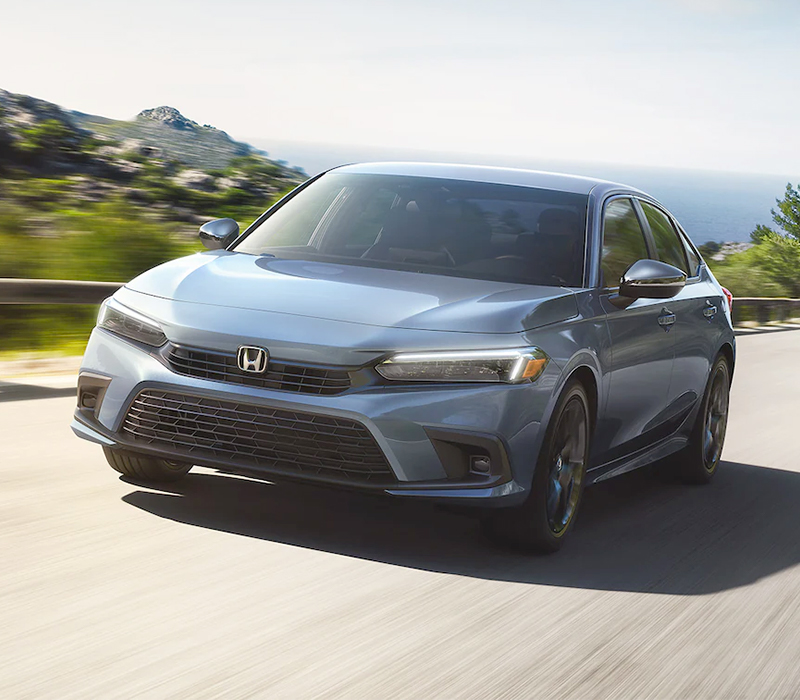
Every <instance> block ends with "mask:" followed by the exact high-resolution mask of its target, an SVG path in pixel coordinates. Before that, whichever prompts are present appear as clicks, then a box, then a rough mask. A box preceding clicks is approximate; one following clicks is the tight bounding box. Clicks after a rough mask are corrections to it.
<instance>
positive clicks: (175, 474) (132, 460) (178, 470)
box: [103, 447, 192, 481]
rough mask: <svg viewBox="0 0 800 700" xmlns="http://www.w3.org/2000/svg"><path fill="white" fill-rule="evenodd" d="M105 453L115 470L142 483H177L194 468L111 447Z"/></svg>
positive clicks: (105, 448)
mask: <svg viewBox="0 0 800 700" xmlns="http://www.w3.org/2000/svg"><path fill="white" fill-rule="evenodd" d="M103 452H104V453H105V455H106V460H107V461H108V463H109V465H110V466H111V467H112V468H113V469H116V470H117V471H118V472H119V473H120V474H124V475H125V476H129V477H131V478H132V479H140V480H142V481H177V480H178V479H181V478H183V477H184V476H186V474H188V472H189V470H190V469H191V468H192V465H191V464H187V463H186V462H173V461H172V460H169V459H161V458H160V457H150V456H149V455H144V454H139V453H137V452H129V451H128V450H112V449H111V448H110V447H104V448H103Z"/></svg>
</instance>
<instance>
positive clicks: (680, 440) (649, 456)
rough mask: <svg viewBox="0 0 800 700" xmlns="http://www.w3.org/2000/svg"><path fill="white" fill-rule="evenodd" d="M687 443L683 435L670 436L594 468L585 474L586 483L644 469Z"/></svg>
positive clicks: (593, 482)
mask: <svg viewBox="0 0 800 700" xmlns="http://www.w3.org/2000/svg"><path fill="white" fill-rule="evenodd" d="M688 443H689V438H687V437H685V436H684V435H671V436H670V437H668V438H665V439H664V440H661V441H660V442H657V443H656V444H655V445H651V446H650V447H646V448H645V449H643V450H639V451H638V452H635V453H634V454H632V455H628V456H627V457H622V458H620V459H615V460H614V461H613V462H608V463H606V464H603V465H601V466H599V467H595V468H594V469H592V470H591V471H589V472H588V473H587V475H586V476H587V478H588V483H589V484H596V483H598V482H599V481H605V480H606V479H613V478H614V477H615V476H619V475H620V474H625V473H626V472H632V471H633V470H634V469H639V468H640V467H645V466H647V465H648V464H652V463H653V462H657V461H658V460H659V459H663V458H664V457H667V456H669V455H671V454H673V453H675V452H678V451H679V450H682V449H683V448H684V447H686V445H687V444H688Z"/></svg>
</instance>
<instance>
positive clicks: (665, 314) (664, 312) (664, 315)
mask: <svg viewBox="0 0 800 700" xmlns="http://www.w3.org/2000/svg"><path fill="white" fill-rule="evenodd" d="M673 323H675V314H674V313H672V312H671V311H670V310H669V309H667V308H664V309H661V315H660V316H659V317H658V325H659V326H661V327H662V328H663V329H664V330H665V331H667V332H669V329H670V328H672V324H673Z"/></svg>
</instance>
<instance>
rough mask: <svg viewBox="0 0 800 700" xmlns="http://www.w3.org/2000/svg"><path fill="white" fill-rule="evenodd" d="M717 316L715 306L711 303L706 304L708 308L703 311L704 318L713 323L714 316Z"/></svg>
mask: <svg viewBox="0 0 800 700" xmlns="http://www.w3.org/2000/svg"><path fill="white" fill-rule="evenodd" d="M716 315H717V307H716V306H714V304H712V303H711V302H710V301H707V302H706V308H705V309H703V316H705V317H706V318H707V319H708V320H709V321H711V320H712V319H713V318H714V316H716Z"/></svg>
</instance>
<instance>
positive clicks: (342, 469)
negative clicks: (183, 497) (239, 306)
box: [122, 389, 395, 485]
mask: <svg viewBox="0 0 800 700" xmlns="http://www.w3.org/2000/svg"><path fill="white" fill-rule="evenodd" d="M122 432H123V433H126V434H127V435H128V436H130V437H131V438H132V439H133V440H134V441H135V442H138V443H140V444H147V445H152V446H162V447H165V448H168V449H171V450H173V451H176V452H180V453H183V454H185V455H186V457H187V459H188V460H190V459H191V458H193V457H194V458H196V459H197V460H198V461H199V462H203V461H206V462H208V461H210V462H211V463H213V461H214V459H215V458H216V459H217V460H220V459H221V460H225V461H229V462H234V463H237V464H241V465H251V466H253V467H263V468H272V469H276V470H280V471H283V472H288V473H295V474H298V475H306V476H310V477H321V478H327V479H336V480H339V481H343V480H344V481H352V482H361V483H365V482H368V483H370V484H375V485H377V484H378V482H381V483H384V482H385V483H392V482H394V481H395V479H394V474H393V472H392V470H391V468H390V467H389V464H388V462H387V461H386V457H385V456H384V454H383V452H382V451H381V449H380V447H378V444H377V442H375V438H374V437H373V436H372V434H371V433H370V432H369V430H367V428H366V426H364V425H363V424H361V423H359V422H357V421H354V420H351V419H349V418H338V417H334V416H324V415H319V414H316V413H305V412H299V411H290V410H286V409H282V408H280V409H279V408H270V407H267V406H259V405H256V404H249V403H240V402H238V401H223V400H220V399H212V398H208V397H203V396H194V395H189V394H182V393H176V392H172V391H162V390H156V389H146V390H144V391H142V392H140V393H139V394H138V395H137V396H136V398H135V399H134V400H133V403H132V404H131V406H130V408H129V409H128V413H127V415H126V416H125V421H124V422H123V425H122Z"/></svg>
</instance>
